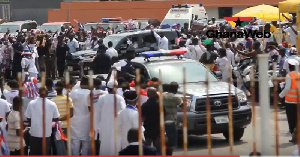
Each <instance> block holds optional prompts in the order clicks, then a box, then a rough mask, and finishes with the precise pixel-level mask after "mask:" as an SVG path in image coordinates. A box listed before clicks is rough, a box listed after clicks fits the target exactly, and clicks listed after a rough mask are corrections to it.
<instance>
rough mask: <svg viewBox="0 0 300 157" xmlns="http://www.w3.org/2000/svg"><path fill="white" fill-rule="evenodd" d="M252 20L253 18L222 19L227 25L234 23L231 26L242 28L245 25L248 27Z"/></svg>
mask: <svg viewBox="0 0 300 157" xmlns="http://www.w3.org/2000/svg"><path fill="white" fill-rule="evenodd" d="M252 18H253V17H224V19H225V20H226V21H228V22H229V23H233V22H234V24H232V25H233V26H235V27H243V26H245V25H248V24H249V22H250V21H251V20H252Z"/></svg>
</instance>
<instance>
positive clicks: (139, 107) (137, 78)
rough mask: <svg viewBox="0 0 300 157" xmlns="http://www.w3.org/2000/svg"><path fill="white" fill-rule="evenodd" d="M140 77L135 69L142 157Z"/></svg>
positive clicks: (141, 152) (141, 153)
mask: <svg viewBox="0 0 300 157" xmlns="http://www.w3.org/2000/svg"><path fill="white" fill-rule="evenodd" d="M140 83H141V75H140V69H136V92H137V95H138V114H139V126H138V129H139V155H141V156H142V155H143V132H142V114H141V113H142V108H141V84H140Z"/></svg>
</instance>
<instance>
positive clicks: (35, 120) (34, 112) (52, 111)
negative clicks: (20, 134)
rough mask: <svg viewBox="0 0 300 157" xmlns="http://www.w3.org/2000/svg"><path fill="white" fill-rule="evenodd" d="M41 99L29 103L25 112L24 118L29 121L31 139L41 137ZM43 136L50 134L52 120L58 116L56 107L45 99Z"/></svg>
mask: <svg viewBox="0 0 300 157" xmlns="http://www.w3.org/2000/svg"><path fill="white" fill-rule="evenodd" d="M42 104H43V98H37V99H35V100H32V101H30V102H29V104H28V107H27V109H26V111H25V117H27V118H30V119H31V128H30V131H29V132H30V134H31V136H33V137H43V105H42ZM45 111H46V112H45V117H46V120H45V136H46V137H50V136H51V133H52V119H53V118H58V117H59V116H60V114H59V112H58V109H57V106H56V104H55V103H54V102H52V101H51V100H49V99H47V98H45Z"/></svg>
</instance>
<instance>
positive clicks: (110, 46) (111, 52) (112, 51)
mask: <svg viewBox="0 0 300 157" xmlns="http://www.w3.org/2000/svg"><path fill="white" fill-rule="evenodd" d="M107 46H108V49H107V50H106V54H108V55H109V57H110V59H111V58H113V57H118V52H117V50H116V49H115V48H113V43H112V42H111V41H109V42H108V43H107Z"/></svg>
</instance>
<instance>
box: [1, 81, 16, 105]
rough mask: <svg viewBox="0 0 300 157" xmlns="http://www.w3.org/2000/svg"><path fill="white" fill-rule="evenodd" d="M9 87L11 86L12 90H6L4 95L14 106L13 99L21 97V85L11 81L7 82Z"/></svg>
mask: <svg viewBox="0 0 300 157" xmlns="http://www.w3.org/2000/svg"><path fill="white" fill-rule="evenodd" d="M7 85H8V86H9V88H10V90H7V89H4V90H3V95H4V96H5V99H6V101H7V102H9V103H10V104H12V103H13V99H14V98H15V97H16V96H19V83H18V81H16V80H11V81H9V82H7Z"/></svg>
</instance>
